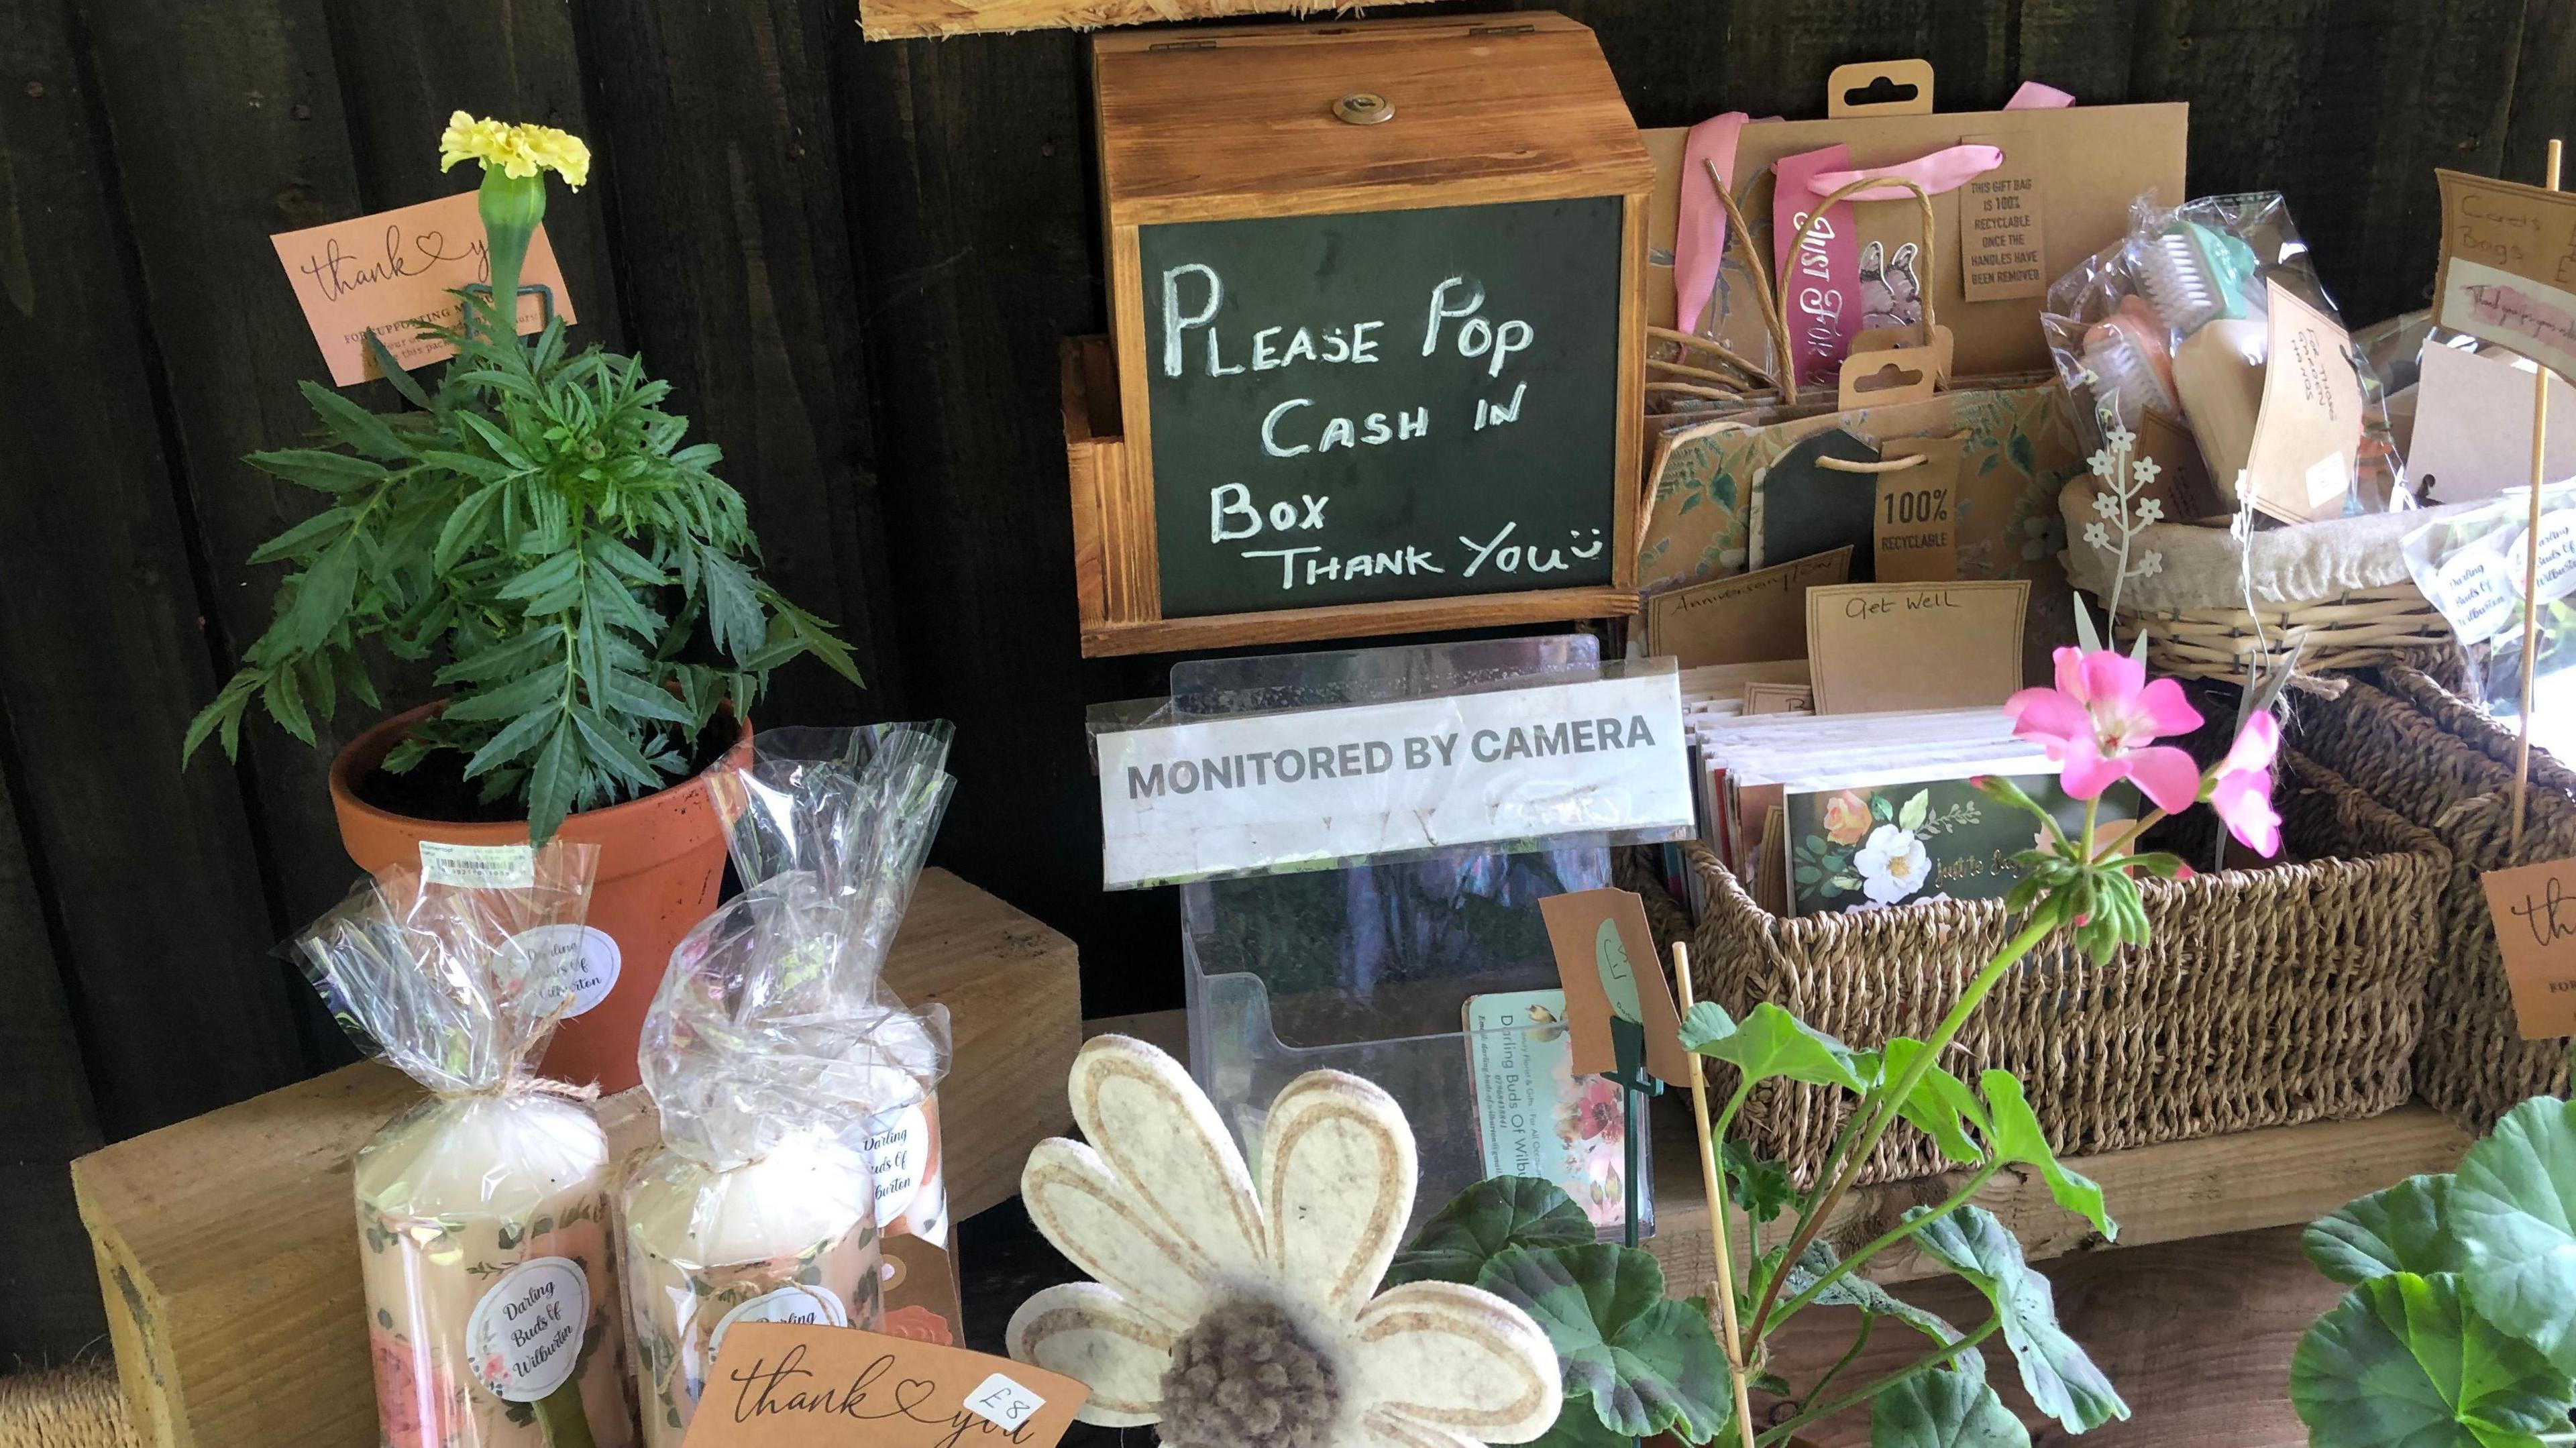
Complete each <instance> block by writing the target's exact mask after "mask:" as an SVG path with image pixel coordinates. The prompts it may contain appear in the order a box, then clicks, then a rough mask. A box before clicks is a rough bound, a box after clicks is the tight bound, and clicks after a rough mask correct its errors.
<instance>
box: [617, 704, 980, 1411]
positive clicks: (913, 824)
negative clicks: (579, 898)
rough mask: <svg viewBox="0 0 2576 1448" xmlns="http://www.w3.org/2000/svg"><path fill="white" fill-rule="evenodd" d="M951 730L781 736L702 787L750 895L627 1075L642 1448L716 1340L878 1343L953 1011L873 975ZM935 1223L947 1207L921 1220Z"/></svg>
mask: <svg viewBox="0 0 2576 1448" xmlns="http://www.w3.org/2000/svg"><path fill="white" fill-rule="evenodd" d="M947 746H948V731H947V728H946V726H945V725H939V726H917V725H891V726H884V727H881V728H879V729H874V730H863V731H856V732H855V733H853V732H850V731H836V732H831V733H823V732H820V731H811V730H785V731H773V732H772V733H769V734H764V735H762V736H761V737H760V739H759V740H758V741H757V743H756V744H755V755H754V759H753V762H752V763H751V764H750V765H749V766H747V767H745V768H743V769H740V770H735V771H728V772H727V773H725V774H722V775H718V776H715V777H714V779H713V781H712V783H713V787H714V792H715V795H716V798H717V800H718V802H719V805H720V806H721V807H722V808H723V809H724V811H725V814H726V818H727V820H728V824H729V829H730V830H731V832H732V834H733V842H734V856H735V861H736V863H737V865H738V866H740V867H741V873H742V875H743V877H744V879H745V880H746V881H749V882H750V885H749V888H748V889H746V890H745V891H744V892H743V893H742V894H741V895H739V896H737V897H735V898H734V899H733V900H732V901H730V902H728V903H727V904H726V905H725V906H724V907H723V908H722V909H719V910H718V911H716V913H715V914H713V915H711V916H709V917H708V918H707V919H706V920H704V921H702V922H700V923H699V925H698V926H697V928H696V929H694V930H692V931H691V932H690V933H689V935H688V936H687V938H685V939H684V940H682V941H681V942H680V945H679V947H678V948H677V949H675V950H674V951H673V952H672V953H671V968H670V972H669V973H668V974H667V975H665V976H664V977H663V980H662V986H661V989H660V991H659V993H658V994H657V995H656V996H655V997H654V1001H653V1005H652V1008H651V1009H650V1010H649V1011H648V1012H647V1013H646V1015H645V1020H644V1031H643V1037H642V1040H641V1042H640V1044H639V1046H638V1051H637V1063H638V1065H639V1066H640V1067H641V1068H642V1074H643V1078H644V1088H645V1090H646V1091H647V1092H648V1093H649V1094H650V1095H651V1096H652V1098H653V1104H654V1106H655V1108H656V1110H657V1111H658V1112H659V1113H660V1117H661V1128H662V1140H661V1145H660V1146H659V1147H658V1148H656V1149H655V1150H654V1151H652V1152H651V1153H649V1154H648V1155H647V1156H645V1157H644V1158H643V1159H642V1160H640V1161H639V1162H637V1163H636V1164H635V1166H634V1168H633V1170H631V1171H630V1172H629V1174H628V1176H627V1180H626V1185H625V1187H624V1189H623V1219H624V1221H625V1224H626V1225H625V1234H626V1264H627V1297H628V1301H629V1302H630V1303H631V1305H632V1310H633V1313H634V1332H635V1338H636V1371H637V1388H638V1392H637V1396H638V1398H639V1400H640V1403H641V1406H642V1410H643V1418H644V1437H645V1442H646V1444H647V1445H649V1448H671V1445H676V1444H678V1443H679V1442H680V1439H681V1437H682V1435H683V1434H684V1433H685V1432H686V1431H687V1428H688V1425H689V1420H690V1419H691V1417H692V1416H694V1414H695V1412H696V1408H697V1402H698V1398H699V1396H700V1394H701V1393H703V1392H704V1390H705V1386H706V1377H707V1373H708V1371H709V1368H710V1365H711V1364H712V1363H713V1362H714V1360H715V1356H716V1353H717V1351H718V1349H719V1348H720V1346H721V1345H722V1342H723V1338H724V1335H725V1333H726V1332H727V1331H728V1330H730V1329H731V1328H732V1327H733V1326H734V1325H735V1324H737V1323H740V1322H746V1321H754V1322H802V1323H810V1324H817V1325H822V1326H829V1327H853V1328H865V1329H871V1330H893V1329H896V1328H899V1327H901V1326H902V1325H903V1324H901V1323H899V1322H895V1321H890V1320H889V1318H888V1315H887V1310H886V1307H887V1298H888V1288H889V1283H890V1282H891V1281H893V1280H894V1279H896V1278H898V1277H901V1278H906V1279H908V1278H909V1277H910V1276H912V1275H914V1274H911V1273H909V1272H906V1271H904V1270H903V1265H904V1264H903V1262H902V1259H901V1258H897V1259H895V1260H894V1261H893V1262H892V1263H890V1262H889V1261H888V1253H887V1250H886V1243H885V1237H884V1228H885V1226H886V1225H887V1224H889V1223H891V1222H894V1221H897V1220H908V1219H910V1218H912V1217H913V1216H914V1215H916V1214H917V1213H918V1211H919V1210H920V1203H921V1202H922V1199H923V1198H924V1197H925V1196H929V1195H934V1194H935V1182H936V1161H935V1156H933V1155H932V1154H931V1153H930V1151H929V1150H928V1147H929V1142H928V1141H927V1140H917V1138H927V1137H930V1136H931V1135H933V1133H932V1132H931V1131H930V1130H929V1129H928V1122H929V1121H930V1120H931V1119H932V1118H931V1117H930V1116H929V1115H928V1108H929V1106H930V1100H931V1097H930V1092H931V1088H932V1086H933V1085H934V1084H935V1083H936V1082H937V1081H938V1079H939V1076H940V1074H941V1073H942V1072H943V1071H944V1070H945V1068H946V1065H947V1059H948V1018H947V1012H946V1011H945V1010H944V1009H941V1008H938V1007H933V1008H931V1009H930V1010H929V1011H927V1012H914V1011H911V1010H909V1009H906V1008H905V1007H904V1006H903V1004H902V1003H901V1002H900V1001H898V1000H896V999H894V998H893V997H892V996H891V995H890V994H889V993H888V992H887V991H886V989H885V986H884V982H883V979H882V968H883V966H884V962H885V956H886V952H887V950H888V949H889V948H890V947H891V946H892V945H893V943H894V933H895V927H896V926H897V925H898V924H899V923H900V922H901V920H902V917H903V910H904V907H905V906H906V905H907V904H908V903H909V902H910V900H911V896H912V887H913V882H914V879H915V878H916V876H917V875H918V874H919V872H920V868H921V860H922V857H923V856H924V855H925V854H926V853H928V850H929V847H930V839H931V836H932V835H933V834H934V833H936V831H937V829H938V823H939V817H940V814H941V812H942V811H943V810H944V809H945V807H946V804H947V799H948V794H949V790H950V787H951V784H952V781H951V780H950V779H949V778H948V776H947V775H946V774H945V773H943V772H942V769H941V766H942V764H943V763H944V761H945V759H946V757H947ZM936 1210H937V1212H938V1213H939V1215H940V1218H941V1219H942V1221H941V1225H942V1228H943V1230H944V1226H945V1222H944V1218H945V1212H946V1208H945V1206H944V1203H943V1204H941V1205H939V1206H938V1207H937V1208H936Z"/></svg>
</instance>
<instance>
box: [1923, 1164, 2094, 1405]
mask: <svg viewBox="0 0 2576 1448" xmlns="http://www.w3.org/2000/svg"><path fill="white" fill-rule="evenodd" d="M1931 1210H1932V1209H1931V1208H1929V1207H1916V1208H1915V1209H1914V1210H1912V1211H1910V1212H1907V1213H1906V1214H1905V1219H1906V1220H1907V1221H1913V1220H1914V1219H1916V1218H1918V1217H1922V1216H1926V1215H1929V1214H1930V1212H1931ZM1914 1240H1915V1243H1916V1245H1918V1246H1919V1247H1921V1248H1922V1250H1923V1252H1924V1254H1925V1255H1926V1256H1929V1257H1930V1258H1932V1259H1933V1260H1934V1261H1936V1262H1939V1263H1940V1264H1941V1265H1942V1266H1944V1267H1947V1268H1949V1269H1950V1270H1951V1271H1953V1272H1956V1273H1958V1274H1959V1275H1960V1276H1961V1277H1963V1278H1966V1279H1967V1281H1968V1282H1969V1284H1970V1285H1972V1286H1974V1287H1975V1288H1976V1289H1977V1290H1978V1291H1979V1292H1982V1293H1984V1294H1985V1295H1986V1300H1987V1301H1989V1302H1991V1303H1993V1304H1994V1306H1995V1315H1996V1317H1997V1318H1998V1319H1999V1320H2000V1322H2001V1324H2002V1326H2003V1334H2004V1343H2005V1345H2006V1346H2008V1347H2010V1348H2011V1349H2012V1353H2013V1357H2014V1359H2015V1360H2016V1361H2018V1362H2019V1363H2020V1365H2021V1385H2022V1387H2023V1389H2024V1390H2025V1391H2027V1392H2028V1393H2029V1394H2030V1400H2031V1402H2032V1403H2033V1404H2035V1405H2036V1406H2037V1407H2038V1408H2039V1410H2040V1411H2041V1412H2043V1413H2046V1414H2048V1415H2049V1416H2050V1417H2052V1418H2055V1419H2056V1420H2057V1421H2059V1422H2060V1423H2063V1424H2065V1425H2066V1429H2067V1431H2068V1432H2070V1433H2084V1432H2089V1431H2091V1430H2093V1429H2095V1428H2098V1427H2100V1426H2102V1425H2103V1424H2104V1423H2108V1422H2110V1421H2111V1420H2112V1419H2114V1418H2125V1417H2127V1416H2129V1405H2128V1404H2127V1403H2124V1402H2122V1401H2120V1394H2119V1392H2118V1391H2117V1390H2116V1389H2114V1388H2113V1387H2112V1386H2111V1380H2110V1379H2109V1378H2107V1377H2105V1376H2103V1373H2102V1370H2101V1369H2100V1368H2098V1367H2095V1366H2094V1365H2093V1360H2092V1359H2091V1358H2089V1357H2086V1356H2085V1355H2084V1349H2083V1348H2082V1347H2080V1346H2078V1345H2077V1344H2076V1341H2075V1339H2073V1338H2071V1337H2069V1336H2067V1335H2066V1330H2065V1329H2064V1328H2061V1327H2059V1326H2058V1325H2057V1304H2056V1300H2055V1296H2054V1294H2052V1293H2051V1292H2050V1291H2049V1288H2048V1279H2047V1278H2045V1277H2042V1276H2040V1275H2039V1274H2038V1273H2036V1272H2033V1271H2032V1270H2030V1267H2029V1265H2028V1264H2027V1263H2025V1262H2023V1261H2022V1257H2021V1243H2019V1242H2018V1241H2015V1240H2014V1239H2013V1235H2012V1233H2010V1232H2007V1231H2005V1230H2004V1225H2003V1223H2001V1222H1998V1221H1996V1220H1995V1217H1994V1214H1993V1213H1992V1212H1989V1211H1987V1210H1985V1209H1984V1208H1982V1207H1960V1208H1957V1209H1956V1210H1954V1211H1952V1212H1950V1213H1949V1214H1948V1215H1946V1216H1944V1217H1941V1218H1940V1219H1939V1220H1937V1221H1933V1222H1929V1223H1927V1224H1925V1226H1924V1227H1923V1229H1922V1230H1921V1231H1919V1232H1917V1233H1915V1235H1914Z"/></svg>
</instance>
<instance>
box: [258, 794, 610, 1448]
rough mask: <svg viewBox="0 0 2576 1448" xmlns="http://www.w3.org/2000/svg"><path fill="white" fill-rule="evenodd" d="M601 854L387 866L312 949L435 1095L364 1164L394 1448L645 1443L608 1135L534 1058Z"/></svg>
mask: <svg viewBox="0 0 2576 1448" xmlns="http://www.w3.org/2000/svg"><path fill="white" fill-rule="evenodd" d="M597 855H598V850H597V847H596V846H591V845H568V844H564V843H561V842H556V843H552V844H549V845H547V846H546V847H545V848H544V849H542V850H532V851H530V852H529V854H528V856H527V858H526V860H525V861H524V864H525V868H524V869H522V870H518V871H516V872H502V873H501V874H500V875H498V876H494V877H487V878H482V879H479V880H478V882H477V883H473V884H462V883H454V882H451V881H448V880H444V879H424V878H423V877H422V875H421V874H420V873H419V872H418V871H414V870H410V869H394V870H388V871H386V872H384V873H383V874H381V875H379V876H378V877H377V878H376V880H375V881H373V882H372V883H370V884H367V885H362V886H360V887H359V888H358V890H357V891H356V892H354V893H353V894H352V895H351V896H350V897H349V899H348V900H347V901H346V902H344V903H343V904H342V905H341V906H340V907H339V908H338V909H336V910H334V911H332V912H331V913H330V914H329V915H326V916H324V917H323V918H322V919H321V920H320V921H318V922H316V923H315V925H314V926H313V927H312V928H311V929H310V930H308V931H307V932H306V933H305V934H304V935H303V936H302V937H300V938H299V939H298V940H297V941H296V943H295V953H296V956H297V959H298V963H299V964H300V965H302V966H303V967H304V970H305V972H306V974H307V975H308V976H309V977H310V978H311V979H312V981H313V983H314V985H315V987H316V989H318V990H319V991H320V992H321V993H322V995H323V998H324V999H325V1000H326V1001H327V1002H329V1004H330V1006H331V1009H332V1013H333V1015H334V1016H335V1017H337V1018H338V1019H339V1020H340V1022H341V1023H342V1025H343V1026H345V1027H346V1028H347V1029H348V1030H349V1032H350V1034H351V1035H352V1036H354V1037H356V1038H357V1039H358V1042H359V1044H360V1045H361V1046H363V1047H365V1048H367V1049H368V1050H369V1051H370V1052H371V1053H372V1054H374V1055H376V1056H379V1057H381V1058H382V1059H384V1060H386V1061H388V1062H390V1063H391V1064H393V1065H394V1066H396V1067H399V1068H400V1069H401V1070H403V1071H404V1072H406V1073H408V1074H409V1075H410V1076H412V1077H413V1078H414V1079H415V1080H417V1081H419V1082H420V1083H421V1084H422V1085H423V1086H426V1087H428V1088H429V1090H430V1091H431V1093H432V1095H431V1097H430V1099H429V1100H427V1101H425V1102H422V1103H421V1104H420V1105H418V1106H416V1107H414V1108H412V1109H411V1110H409V1111H407V1112H405V1113H404V1114H403V1115H401V1116H399V1117H397V1118H396V1119H395V1120H394V1121H393V1122H392V1123H391V1124H389V1125H387V1126H386V1127H385V1128H384V1129H383V1130H382V1131H380V1132H378V1133H377V1134H376V1136H375V1137H374V1138H373V1139H372V1140H370V1141H369V1142H368V1143H367V1144H366V1145H365V1146H364V1147H362V1148H360V1149H359V1152H358V1156H357V1161H356V1164H355V1171H354V1178H355V1187H356V1205H357V1226H358V1235H359V1246H358V1251H359V1263H360V1269H361V1274H362V1280H363V1283H364V1287H365V1293H366V1305H367V1323H368V1327H367V1332H368V1347H369V1351H370V1354H371V1356H372V1358H373V1361H374V1367H375V1379H376V1404H377V1410H378V1418H379V1427H380V1429H381V1437H382V1441H383V1442H384V1444H385V1445H387V1448H553V1445H561V1444H565V1443H588V1444H591V1445H593V1448H628V1445H631V1444H633V1443H634V1441H635V1423H634V1418H633V1415H632V1412H631V1410H630V1409H629V1407H628V1404H627V1396H626V1386H625V1359H624V1350H623V1341H624V1333H625V1315H624V1310H623V1308H622V1306H621V1305H620V1302H619V1297H618V1282H617V1270H616V1263H615V1240H614V1234H613V1233H612V1231H611V1229H610V1211H611V1197H612V1187H613V1181H614V1179H613V1173H612V1171H611V1166H610V1162H609V1157H608V1140H607V1137H606V1136H605V1135H604V1134H603V1133H602V1132H601V1130H600V1126H599V1121H598V1119H597V1117H595V1116H594V1115H593V1114H592V1112H591V1109H590V1106H589V1104H588V1102H587V1101H586V1100H583V1099H579V1098H578V1097H577V1096H576V1095H575V1094H573V1093H570V1092H569V1091H568V1089H567V1088H562V1087H558V1086H556V1085H555V1084H554V1083H551V1082H547V1081H543V1080H540V1079H539V1078H538V1077H537V1076H536V1074H535V1072H534V1068H533V1063H534V1061H535V1059H536V1057H537V1056H538V1055H539V1054H541V1052H542V1050H543V1047H544V1043H545V1039H546V1037H547V1035H548V1034H549V1033H550V1032H551V1031H552V1029H553V1026H554V1021H555V1019H556V1016H557V1014H558V1012H560V1011H561V1009H562V1008H563V1006H564V1004H565V1003H566V1002H567V1000H568V999H569V998H570V989H569V986H568V983H567V982H568V980H569V978H570V977H569V972H567V971H566V969H565V966H566V964H567V961H566V959H565V951H566V942H568V941H570V942H577V941H578V940H579V939H580V938H581V931H582V922H583V918H584V916H585V914H586V913H587V909H588V905H589V898H590V885H591V878H592V874H593V872H594V870H595V868H596V863H597ZM571 948H572V949H576V950H577V948H578V947H577V945H574V946H572V947H571Z"/></svg>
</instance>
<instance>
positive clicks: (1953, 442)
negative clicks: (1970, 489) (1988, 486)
mask: <svg viewBox="0 0 2576 1448" xmlns="http://www.w3.org/2000/svg"><path fill="white" fill-rule="evenodd" d="M1966 446H1967V440H1966V439H1964V438H1938V437H1926V438H1906V439H1902V440H1900V441H1897V442H1891V443H1889V444H1888V445H1887V451H1886V452H1885V453H1884V454H1883V456H1884V458H1885V460H1886V461H1889V462H1896V461H1898V460H1900V459H1904V458H1912V457H1919V458H1921V459H1923V461H1921V462H1919V463H1915V464H1913V465H1912V466H1910V467H1903V468H1898V469H1896V470H1895V471H1893V472H1885V473H1880V474H1879V475H1878V498H1877V502H1876V507H1875V511H1874V512H1872V514H1871V515H1870V533H1871V537H1872V542H1873V544H1874V546H1875V551H1876V560H1875V561H1876V564H1877V568H1878V581H1879V582H1881V583H1948V582H1950V581H1952V580H1953V579H1956V578H1957V577H1958V576H1959V530H1958V524H1957V523H1956V521H1955V520H1954V517H1953V515H1954V514H1955V513H1956V512H1957V510H1958V498H1957V494H1958V491H1959V460H1960V456H1961V454H1962V452H1963V451H1964V450H1965V448H1966Z"/></svg>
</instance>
